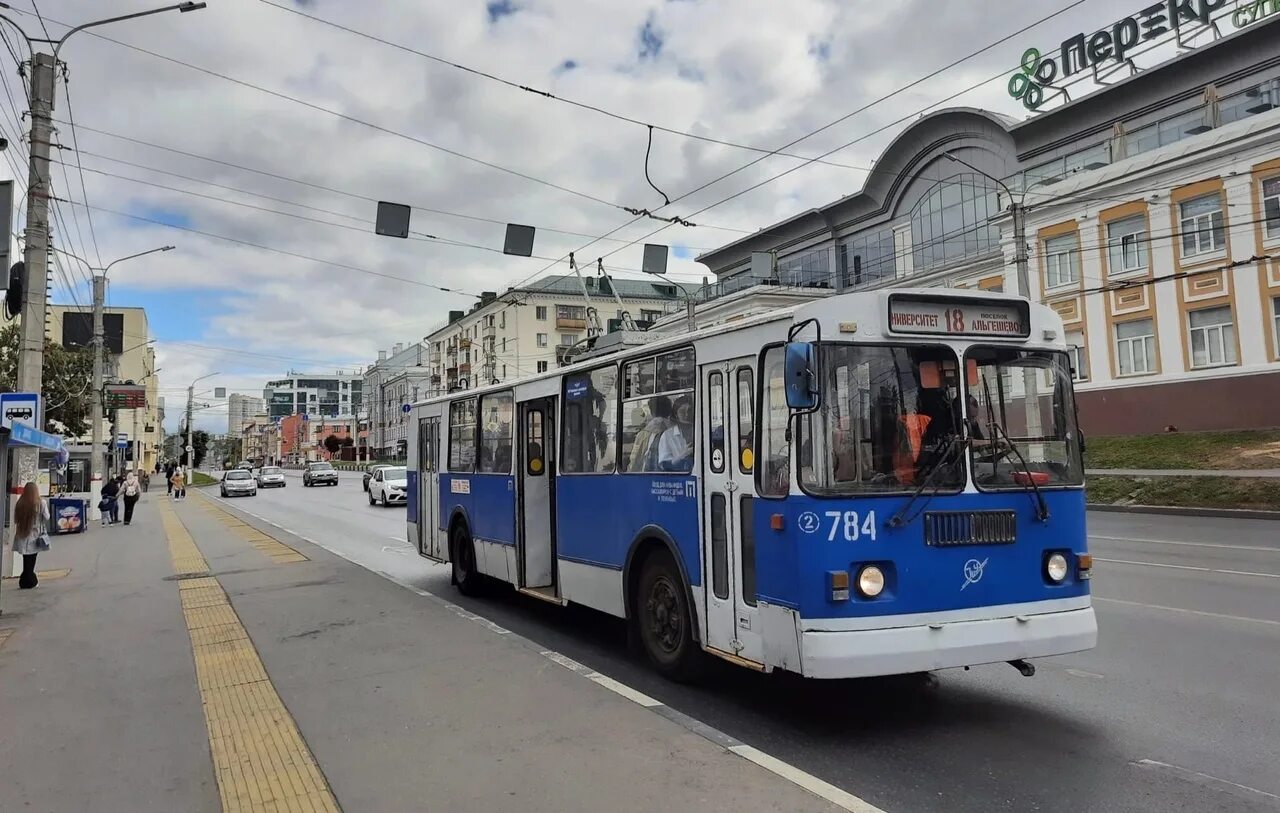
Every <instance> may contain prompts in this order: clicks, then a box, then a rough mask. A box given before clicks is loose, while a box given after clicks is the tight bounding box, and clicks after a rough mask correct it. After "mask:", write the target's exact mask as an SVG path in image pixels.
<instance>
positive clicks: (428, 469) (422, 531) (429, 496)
mask: <svg viewBox="0 0 1280 813" xmlns="http://www.w3.org/2000/svg"><path fill="white" fill-rule="evenodd" d="M439 449H440V418H439V417H434V418H422V419H421V420H420V421H419V422H418V552H419V553H421V554H423V555H424V556H430V557H431V558H433V559H440V558H442V557H441V555H440V530H439V528H438V527H437V526H438V524H439V520H440V518H439V516H437V515H438V514H439V513H440V466H439V456H438V455H439Z"/></svg>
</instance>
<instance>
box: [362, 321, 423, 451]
mask: <svg viewBox="0 0 1280 813" xmlns="http://www.w3.org/2000/svg"><path fill="white" fill-rule="evenodd" d="M430 378H431V372H430V370H429V369H428V367H427V347H426V345H425V344H423V343H421V342H415V343H413V344H410V345H408V346H406V345H403V344H399V343H397V344H396V345H395V346H394V347H392V348H391V350H390V352H388V351H386V350H380V351H378V360H377V361H376V362H374V363H373V364H370V365H369V366H368V368H366V369H365V372H364V379H363V387H362V392H363V396H364V409H363V411H362V419H363V421H364V422H366V424H367V434H366V435H365V437H364V439H363V442H365V443H367V446H368V455H366V456H373V457H397V456H400V455H402V454H403V449H402V446H403V443H402V441H404V442H407V440H406V439H407V428H406V424H405V416H404V413H403V412H402V407H403V406H404V405H405V404H411V403H413V402H414V401H417V400H418V399H419V398H423V397H425V396H426V393H427V392H428V391H429V389H430Z"/></svg>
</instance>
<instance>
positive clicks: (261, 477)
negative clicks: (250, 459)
mask: <svg viewBox="0 0 1280 813" xmlns="http://www.w3.org/2000/svg"><path fill="white" fill-rule="evenodd" d="M284 485H285V483H284V469H282V468H280V467H279V466H263V467H262V468H261V469H258V488H284Z"/></svg>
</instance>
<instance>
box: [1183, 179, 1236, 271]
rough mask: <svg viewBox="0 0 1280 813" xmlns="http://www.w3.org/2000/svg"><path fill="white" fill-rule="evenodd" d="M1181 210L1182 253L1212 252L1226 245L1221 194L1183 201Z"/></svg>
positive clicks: (1199, 253)
mask: <svg viewBox="0 0 1280 813" xmlns="http://www.w3.org/2000/svg"><path fill="white" fill-rule="evenodd" d="M1179 210H1180V212H1181V217H1182V222H1181V234H1182V253H1183V255H1184V256H1187V257H1195V256H1198V255H1201V254H1212V253H1213V252H1215V251H1221V250H1222V249H1223V248H1225V247H1226V245H1227V233H1226V227H1225V226H1224V225H1223V219H1222V196H1221V195H1220V194H1218V193H1217V192H1213V193H1211V194H1208V195H1201V196H1200V197H1198V198H1192V199H1191V200H1187V201H1183V202H1182V204H1181V205H1180V206H1179Z"/></svg>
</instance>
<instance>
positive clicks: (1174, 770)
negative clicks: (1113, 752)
mask: <svg viewBox="0 0 1280 813" xmlns="http://www.w3.org/2000/svg"><path fill="white" fill-rule="evenodd" d="M1134 764H1135V765H1138V766H1141V767H1143V768H1154V769H1156V770H1158V771H1160V772H1162V773H1169V774H1173V775H1174V776H1177V777H1179V778H1180V779H1186V780H1188V781H1190V782H1195V783H1197V784H1203V785H1209V786H1210V787H1212V786H1214V785H1226V786H1227V787H1220V788H1219V790H1223V791H1226V792H1227V793H1234V791H1235V790H1242V791H1245V792H1246V793H1252V794H1256V795H1258V796H1262V797H1264V798H1266V799H1280V796H1277V795H1276V794H1274V793H1269V792H1267V791H1265V790H1259V789H1257V788H1251V787H1249V786H1248V785H1241V784H1240V783H1239V782H1232V781H1231V780H1230V779H1222V778H1221V777H1217V776H1213V775H1211V774H1207V773H1203V772H1201V771H1193V770H1191V769H1190V768H1183V767H1181V766H1179V765H1170V764H1169V763H1167V762H1159V761H1157V760H1154V759H1140V760H1138V761H1137V762H1135V763H1134ZM1235 795H1240V794H1235Z"/></svg>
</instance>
